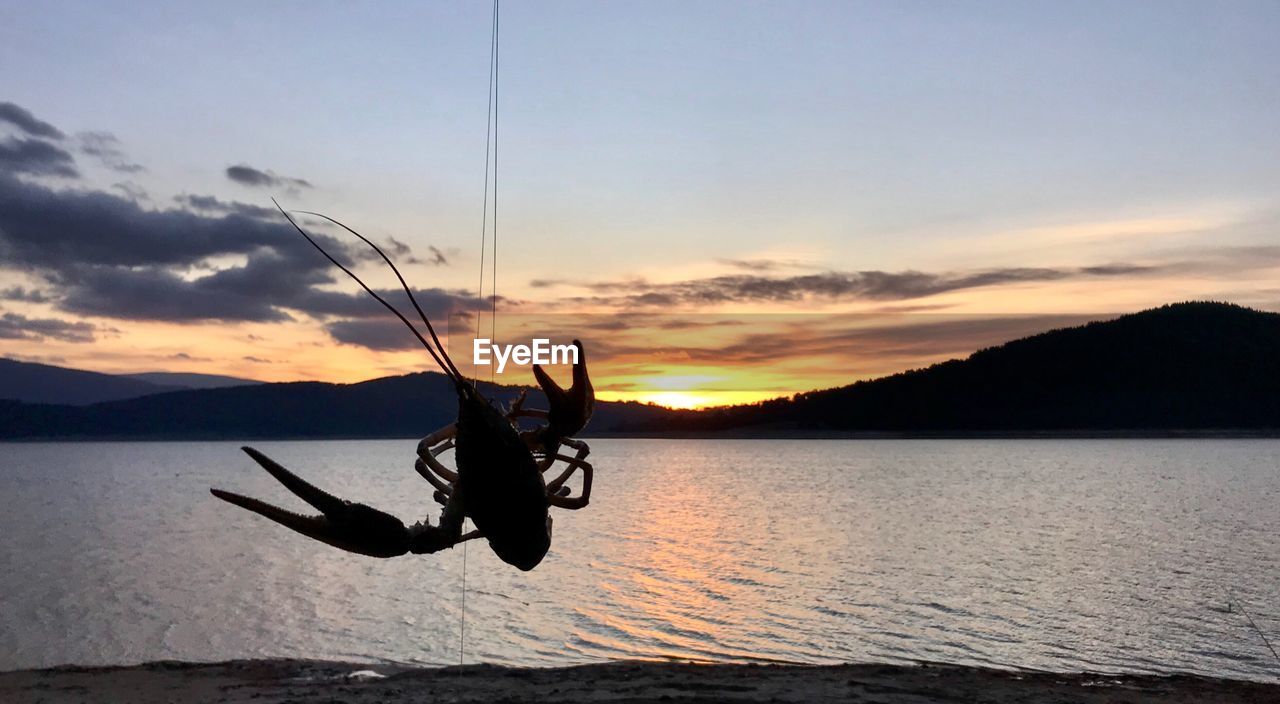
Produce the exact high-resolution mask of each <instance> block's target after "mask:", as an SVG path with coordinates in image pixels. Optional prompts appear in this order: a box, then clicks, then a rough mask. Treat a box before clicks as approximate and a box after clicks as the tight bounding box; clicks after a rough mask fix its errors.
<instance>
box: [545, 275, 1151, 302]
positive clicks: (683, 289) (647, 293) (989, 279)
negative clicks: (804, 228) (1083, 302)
mask: <svg viewBox="0 0 1280 704" xmlns="http://www.w3.org/2000/svg"><path fill="white" fill-rule="evenodd" d="M1159 270H1161V268H1160V267H1149V266H1130V265H1110V266H1100V267H1087V268H1083V269H1078V268H1043V267H1041V268H1032V267H1013V268H1003V269H987V270H982V271H975V272H961V273H930V272H923V271H901V272H888V271H858V272H839V271H829V272H823V273H818V274H802V275H796V276H761V275H749V274H738V275H727V276H713V277H709V278H704V279H692V280H688V281H678V282H674V283H650V282H648V281H645V280H636V279H630V280H624V281H617V282H609V281H605V282H587V283H573V284H570V282H566V281H563V280H551V279H548V280H535V281H532V282H530V285H531V286H534V287H548V286H554V285H575V286H579V287H582V288H585V289H587V290H589V291H592V292H593V293H595V294H596V295H595V296H590V297H575V298H569V299H566V300H570V301H577V302H584V303H592V304H597V305H613V306H623V307H642V308H643V307H667V306H679V305H715V304H721V303H747V302H797V301H805V300H811V299H825V300H830V301H854V300H868V301H897V300H910V299H916V298H925V297H928V296H934V295H938V294H941V293H949V292H952V291H960V290H965V289H974V288H983V287H988V286H1002V285H1008V284H1020V283H1036V282H1045V281H1058V280H1062V279H1071V278H1081V277H1099V276H1129V275H1137V274H1145V273H1150V272H1155V271H1159Z"/></svg>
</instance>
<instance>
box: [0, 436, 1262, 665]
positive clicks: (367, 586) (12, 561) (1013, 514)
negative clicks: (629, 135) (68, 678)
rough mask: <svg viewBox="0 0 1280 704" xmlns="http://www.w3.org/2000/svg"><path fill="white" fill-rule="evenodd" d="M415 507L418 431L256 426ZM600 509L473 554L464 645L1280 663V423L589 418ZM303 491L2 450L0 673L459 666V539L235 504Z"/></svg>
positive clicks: (218, 447)
mask: <svg viewBox="0 0 1280 704" xmlns="http://www.w3.org/2000/svg"><path fill="white" fill-rule="evenodd" d="M257 446H258V447H259V448H260V449H262V450H263V451H265V452H267V453H268V454H270V455H271V456H272V457H274V458H276V459H277V460H279V461H280V462H282V463H283V464H285V465H286V466H289V467H291V468H293V469H295V470H298V471H299V473H300V474H302V475H303V476H305V477H307V478H308V479H311V480H313V481H315V483H317V484H319V485H320V486H322V487H325V488H327V489H330V490H332V491H334V492H335V493H338V494H340V495H342V496H344V497H346V498H351V499H354V500H360V501H365V502H367V503H371V504H373V505H376V506H378V507H380V508H383V509H385V510H389V511H391V512H393V513H395V514H396V515H398V516H400V517H402V518H404V519H406V520H407V521H408V522H412V521H414V520H418V519H419V518H421V517H422V516H423V515H424V512H425V511H430V515H431V516H432V517H433V518H434V517H435V515H436V513H437V509H436V507H434V505H430V506H429V505H428V502H429V491H428V487H427V485H426V483H425V482H423V481H422V480H421V479H420V478H418V476H417V475H416V474H415V473H414V471H413V469H412V459H413V449H414V443H413V442H412V441H357V442H262V443H258V444H257ZM592 447H593V449H594V452H593V454H592V459H593V460H594V463H595V466H596V468H597V473H596V481H595V492H594V495H593V497H592V502H591V505H590V506H589V507H587V508H586V509H585V510H583V511H579V512H569V511H561V510H556V511H555V514H554V515H555V516H556V523H555V544H554V546H553V547H552V551H551V553H550V554H549V555H548V557H547V559H546V560H545V561H544V562H543V564H542V565H541V566H540V567H539V568H538V569H537V570H535V571H534V572H532V573H522V572H518V571H516V570H515V569H513V568H511V567H508V566H507V565H504V564H502V563H501V562H499V561H498V560H497V559H496V558H494V557H493V555H492V554H491V553H490V552H489V550H488V547H487V545H486V544H485V543H483V542H474V543H471V544H470V545H469V548H468V554H467V586H468V591H467V595H466V623H467V639H466V653H465V655H466V659H467V661H468V662H474V661H484V662H493V663H503V664H520V665H553V664H568V663H578V662H590V661H598V660H602V659H611V658H685V659H696V660H716V661H720V660H727V661H762V660H778V661H788V662H813V663H827V662H850V661H852V662H867V661H879V662H904V661H907V662H909V661H913V660H916V659H923V660H936V661H946V662H952V663H960V664H975V665H995V666H1002V667H1029V668H1041V669H1051V670H1080V669H1088V670H1102V671H1117V672H1120V671H1123V672H1171V671H1181V672H1195V673H1203V674H1211V675H1223V676H1232V677H1241V678H1249V679H1269V678H1271V677H1274V676H1275V675H1276V674H1277V673H1280V666H1278V665H1277V663H1276V662H1275V661H1274V659H1273V658H1272V656H1271V654H1270V653H1269V652H1268V651H1267V650H1266V647H1265V646H1264V645H1263V643H1262V641H1261V640H1260V638H1259V637H1258V635H1257V633H1255V632H1254V631H1253V630H1252V629H1251V628H1250V627H1249V626H1248V622H1247V621H1246V620H1245V618H1244V616H1243V615H1242V614H1241V613H1240V612H1239V609H1238V607H1237V608H1234V609H1233V608H1231V607H1229V606H1228V601H1229V600H1230V599H1231V598H1233V596H1234V599H1235V600H1236V602H1237V604H1243V605H1244V606H1245V608H1246V609H1248V610H1249V611H1250V613H1251V614H1252V615H1253V617H1254V619H1255V620H1256V621H1257V623H1258V625H1259V626H1260V627H1261V628H1262V629H1263V631H1264V632H1266V633H1268V634H1269V635H1270V637H1271V638H1272V640H1273V642H1274V641H1280V579H1278V578H1277V577H1278V576H1280V547H1278V546H1277V543H1276V536H1277V535H1280V472H1278V471H1277V467H1280V461H1278V460H1280V442H1277V441H1268V440H1182V441H1177V440H1174V441H1163V440H1161V441H1152V440H1134V441H1079V440H1072V441H1047V440H1041V441H1010V440H1004V441H952V440H946V441H834V440H828V441H765V440H755V441H752V440H744V441H737V440H716V441H702V440H687V441H681V440H603V439H602V440H594V441H592ZM211 485H213V486H219V487H223V488H228V489H233V490H236V491H241V492H244V493H247V494H250V495H254V496H259V497H262V498H266V499H269V500H272V501H274V502H276V503H280V504H282V505H285V506H290V507H299V508H300V507H301V506H302V504H301V503H300V502H298V501H296V500H295V499H294V498H293V497H292V495H290V494H288V493H287V492H286V491H285V490H284V489H283V488H282V487H280V486H279V485H277V484H276V483H275V482H274V480H272V479H271V478H270V477H269V476H268V475H267V474H266V473H265V472H263V471H262V470H260V469H259V468H258V467H257V465H255V464H254V463H253V462H252V461H251V460H249V459H248V458H247V457H245V456H244V455H242V454H241V453H240V452H239V451H238V450H237V449H236V445H235V444H234V443H82V444H8V445H0V495H3V496H4V504H3V511H2V512H0V556H2V557H3V564H4V565H5V569H4V570H3V573H2V574H0V669H12V668H24V667H42V666H50V665H56V664H64V663H79V664H122V663H136V662H141V661H146V660H155V659H183V660H221V659H228V658H243V657H268V656H279V657H314V658H339V659H355V660H362V661H394V662H400V663H418V664H449V663H456V662H457V661H458V655H459V649H458V646H459V641H458V628H459V617H460V613H461V606H462V593H461V580H460V576H461V567H462V554H461V548H456V549H454V550H452V551H446V552H444V553H441V554H437V555H434V556H408V557H402V558H397V559H392V560H378V559H374V558H366V557H360V556H356V555H350V554H346V553H342V552H340V551H338V550H335V549H332V548H329V547H327V546H324V545H321V544H318V543H314V542H311V541H309V540H307V539H305V538H303V537H301V536H299V535H297V534H294V533H292V532H290V531H288V530H286V529H284V528H282V527H280V526H277V525H275V524H272V523H270V522H268V521H266V520H265V519H261V518H259V517H257V516H254V515H252V514H249V513H247V512H244V511H241V510H239V509H235V508H233V507H231V506H229V505H226V504H223V503H221V502H219V501H217V500H215V499H214V498H213V497H211V496H210V495H209V494H208V491H207V488H208V487H209V486H211Z"/></svg>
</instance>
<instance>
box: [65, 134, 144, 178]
mask: <svg viewBox="0 0 1280 704" xmlns="http://www.w3.org/2000/svg"><path fill="white" fill-rule="evenodd" d="M76 140H77V141H78V142H79V143H80V151H81V152H82V153H84V154H88V155H89V156H91V157H93V158H95V159H97V160H98V162H99V163H101V164H102V165H103V166H105V167H107V168H108V169H111V170H113V171H119V172H121V173H126V174H136V173H138V172H140V171H146V168H145V167H143V166H142V165H141V164H135V163H133V162H131V161H129V159H128V157H126V156H125V153H124V152H123V151H122V150H121V149H120V140H119V139H117V138H116V136H115V135H113V134H111V133H110V132H81V133H80V134H78V135H76Z"/></svg>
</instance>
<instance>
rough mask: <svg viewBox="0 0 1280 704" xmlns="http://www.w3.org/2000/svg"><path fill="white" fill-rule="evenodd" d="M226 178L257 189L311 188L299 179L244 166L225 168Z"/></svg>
mask: <svg viewBox="0 0 1280 704" xmlns="http://www.w3.org/2000/svg"><path fill="white" fill-rule="evenodd" d="M227 178H229V179H231V180H232V181H235V182H236V183H238V184H240V185H242V186H254V187H258V188H288V189H296V188H311V183H310V182H309V181H307V180H305V179H301V178H290V177H288V176H279V175H277V174H276V173H275V172H272V171H262V170H260V169H255V168H253V167H252V166H248V165H246V164H238V165H236V166H228V167H227Z"/></svg>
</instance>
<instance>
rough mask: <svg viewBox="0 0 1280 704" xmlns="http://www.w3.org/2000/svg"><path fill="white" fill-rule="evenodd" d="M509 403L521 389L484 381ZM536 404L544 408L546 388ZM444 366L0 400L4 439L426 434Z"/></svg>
mask: <svg viewBox="0 0 1280 704" xmlns="http://www.w3.org/2000/svg"><path fill="white" fill-rule="evenodd" d="M480 389H481V391H482V392H484V393H485V395H486V396H488V397H489V398H491V399H494V400H497V401H500V402H503V403H508V402H510V401H511V400H513V399H514V398H515V396H516V394H517V393H519V388H518V387H504V386H492V385H489V384H481V385H480ZM528 405H529V406H530V407H537V408H546V400H545V397H543V395H542V392H541V390H537V389H530V390H529V402H528ZM457 410H458V401H457V395H456V394H455V393H454V391H453V387H452V385H451V384H450V383H449V381H448V380H447V379H446V378H445V377H444V376H443V375H441V374H439V373H435V372H430V373H418V374H408V375H405V376H395V377H386V378H382V379H374V380H371V381H365V382H361V383H358V384H326V383H321V382H293V383H281V384H257V385H252V386H235V387H227V388H220V389H202V390H189V391H174V392H169V393H162V394H156V395H151V396H143V397H140V398H132V399H126V400H121V401H111V402H108V403H99V404H94V405H91V406H69V405H48V404H27V403H18V402H12V401H0V438H4V439H19V438H121V439H128V438H134V439H219V438H238V439H239V438H244V439H248V438H386V437H396V438H404V437H420V436H422V435H426V434H427V433H429V432H431V431H433V430H435V429H437V428H439V427H441V426H443V425H445V424H446V423H450V422H452V421H453V420H455V419H456V417H457ZM670 412H671V411H670V410H668V409H665V408H660V407H657V406H648V405H643V404H638V403H607V402H601V403H598V404H597V408H596V416H595V418H594V419H593V421H592V426H593V427H594V428H596V429H598V430H606V431H607V430H609V429H611V428H616V427H619V426H623V425H635V424H641V423H645V422H647V421H650V420H653V419H655V418H657V417H658V416H661V415H663V414H667V413H670Z"/></svg>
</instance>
